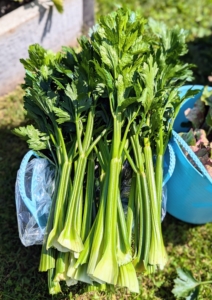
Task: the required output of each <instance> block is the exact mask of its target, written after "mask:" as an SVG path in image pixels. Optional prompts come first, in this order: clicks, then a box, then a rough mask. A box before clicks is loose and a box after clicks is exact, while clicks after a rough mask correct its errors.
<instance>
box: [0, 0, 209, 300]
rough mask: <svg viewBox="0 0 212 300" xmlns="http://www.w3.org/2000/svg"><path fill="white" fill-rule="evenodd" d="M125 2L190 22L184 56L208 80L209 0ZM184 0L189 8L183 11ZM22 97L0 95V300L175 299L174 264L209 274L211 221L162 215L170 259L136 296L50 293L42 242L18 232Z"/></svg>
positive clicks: (143, 279)
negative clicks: (26, 242) (29, 242)
mask: <svg viewBox="0 0 212 300" xmlns="http://www.w3.org/2000/svg"><path fill="white" fill-rule="evenodd" d="M125 2H126V3H127V2H129V4H130V5H131V7H135V6H136V7H137V9H138V10H141V7H142V9H143V11H144V12H143V14H146V16H153V17H155V18H158V19H164V20H165V21H166V22H167V23H168V24H170V26H171V25H172V23H175V22H176V20H178V21H179V23H180V24H184V25H185V26H183V27H189V24H190V35H189V47H190V48H189V49H190V52H189V55H188V56H187V58H186V59H187V60H189V61H192V62H194V61H195V62H196V63H197V64H198V65H199V67H198V68H196V72H195V80H196V83H199V84H207V83H208V82H207V76H208V75H210V74H211V70H212V65H211V63H212V59H211V55H212V51H211V47H210V46H211V43H212V42H211V37H210V35H211V28H212V26H211V25H210V22H212V21H211V20H212V19H211V18H209V17H208V18H206V17H205V16H208V15H209V12H208V10H209V8H210V5H211V4H210V3H211V1H207V0H203V1H201V4H198V6H195V5H193V1H192V4H191V0H188V1H182V0H181V1H177V4H176V5H174V4H173V3H174V2H173V1H172V0H169V1H168V0H166V1H161V2H160V4H159V1H158V2H156V1H153V0H151V1H148V2H147V1H144V0H140V1H129V0H128V1H125ZM114 3H115V2H111V1H110V2H109V1H106V0H98V1H97V4H98V5H97V6H96V10H97V11H96V13H97V15H99V10H100V9H101V12H102V13H106V12H108V11H109V10H111V9H114V5H115V4H114ZM116 3H121V1H118V2H116ZM162 3H164V7H163V6H162ZM175 3H176V2H175ZM208 3H209V4H208ZM141 4H142V6H141ZM189 5H190V10H186V7H187V6H188V7H189ZM179 7H181V13H179V12H180V8H179ZM177 12H178V13H177ZM203 12H204V13H203ZM195 13H196V15H195ZM197 13H198V14H197ZM189 14H190V15H189ZM197 15H198V16H199V21H198V18H197ZM201 16H202V20H201V18H200V17H201ZM177 17H178V19H177ZM191 19H192V20H191ZM183 22H184V23H183ZM189 22H190V23H189ZM198 24H199V25H198ZM187 29H189V28H187ZM191 50H192V51H191ZM192 53H193V54H192ZM22 96H23V92H22V90H21V89H20V87H18V88H17V89H16V91H14V92H13V93H12V94H9V95H7V96H5V97H1V98H0V300H10V299H14V300H29V299H31V300H42V299H47V300H48V299H53V300H62V299H63V300H72V299H76V300H89V299H90V300H94V299H102V300H107V299H108V300H110V299H111V300H116V299H119V300H122V299H123V300H125V299H129V300H131V299H132V300H133V299H141V300H142V299H144V300H174V299H175V298H174V296H173V294H172V293H171V290H172V288H173V280H174V278H175V277H176V267H186V268H188V269H189V270H191V271H192V272H193V274H194V276H195V278H196V279H198V280H202V281H203V280H209V279H211V278H212V259H211V245H212V223H208V224H205V225H201V226H195V225H190V224H186V223H184V222H181V221H179V220H177V219H175V218H174V217H172V216H170V215H167V216H166V218H165V220H164V222H163V234H164V241H165V245H166V248H167V252H168V255H169V262H168V264H167V266H166V268H165V270H164V271H161V272H159V273H157V274H155V275H154V276H140V277H139V281H140V286H141V291H140V294H139V295H134V294H129V293H128V291H127V290H126V289H119V288H116V289H111V290H109V291H107V292H104V291H102V292H94V291H93V292H88V291H86V286H85V285H82V284H81V285H76V286H74V287H72V288H66V287H65V285H64V286H63V294H59V295H57V296H49V295H48V289H47V276H46V273H39V272H38V264H39V258H40V251H41V246H39V245H37V246H32V247H28V248H25V247H24V246H23V245H22V244H21V242H20V240H19V237H18V229H17V221H16V211H15V199H14V185H15V180H16V173H17V170H18V168H19V165H20V161H21V159H22V157H23V155H24V154H25V153H26V151H27V146H26V144H25V143H24V142H22V141H20V139H19V138H17V137H15V136H14V135H12V134H11V129H12V128H14V127H17V126H19V125H21V124H24V123H26V122H28V120H27V118H26V116H25V114H24V110H23V102H22ZM211 298H212V296H211V286H203V287H202V289H201V295H200V297H199V299H200V300H210V299H211Z"/></svg>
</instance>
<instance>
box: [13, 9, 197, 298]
mask: <svg viewBox="0 0 212 300" xmlns="http://www.w3.org/2000/svg"><path fill="white" fill-rule="evenodd" d="M185 36H186V35H185V32H184V31H183V30H181V29H179V28H177V27H176V28H174V29H172V30H168V29H167V28H166V26H165V25H164V24H158V23H156V22H154V21H153V20H149V21H148V22H147V21H146V20H144V19H142V18H140V17H139V16H138V15H136V14H135V13H134V12H131V11H129V10H125V9H118V10H117V11H116V12H114V13H112V14H110V15H108V16H104V17H101V18H100V20H99V23H98V24H96V25H95V26H94V28H93V29H92V30H91V31H90V38H89V39H87V38H85V37H82V38H81V39H80V40H79V44H80V46H81V50H80V51H79V52H76V51H75V50H74V49H71V48H68V47H64V48H63V51H62V52H60V53H57V54H54V53H52V52H51V51H46V50H44V49H43V48H42V47H41V46H39V45H32V46H30V48H29V59H26V60H21V61H22V63H23V65H24V67H25V69H26V77H25V84H24V85H23V89H24V90H25V92H26V93H25V97H24V107H25V109H26V110H27V112H28V113H29V114H30V115H31V117H32V119H33V120H34V122H33V124H34V125H28V126H27V127H21V128H18V129H15V130H14V133H15V134H16V135H19V136H20V137H21V138H24V139H26V140H27V142H28V144H29V147H30V148H32V149H33V150H35V151H37V152H38V154H40V155H41V156H44V155H45V156H46V157H48V159H49V160H51V161H52V163H53V164H54V165H55V166H56V170H57V176H56V189H55V191H56V192H55V194H54V199H53V203H52V207H51V212H50V215H49V220H48V224H47V230H46V239H45V241H44V243H43V247H42V253H41V260H40V266H39V270H40V271H48V275H49V276H48V278H49V281H48V282H49V292H50V293H51V294H55V293H57V292H59V291H60V290H61V289H60V281H61V280H65V281H66V283H67V284H68V285H72V284H75V283H77V282H78V281H82V282H86V283H88V284H90V285H94V284H97V283H100V284H105V283H106V284H112V285H118V286H125V287H128V288H129V290H130V291H132V292H139V284H138V280H137V276H136V272H143V273H145V272H147V273H149V272H154V271H156V270H157V269H158V268H160V269H163V268H164V266H165V264H166V261H167V254H166V250H165V247H164V243H163V236H162V231H161V200H162V181H163V156H164V153H165V150H166V146H167V143H168V140H169V137H170V133H171V130H172V124H173V121H174V119H175V116H176V114H177V112H178V110H179V107H180V104H181V102H182V101H183V100H184V98H185V97H188V96H189V95H191V92H190V94H189V93H188V94H187V95H186V96H185V97H184V98H180V96H179V92H178V88H179V87H180V86H182V85H183V84H184V83H185V81H186V80H189V79H191V75H192V74H191V71H190V70H189V68H190V66H189V65H187V64H183V63H181V61H180V56H182V55H184V54H185V53H186V52H187V48H186V44H185ZM126 161H128V163H129V164H130V168H131V171H132V176H131V177H132V178H131V187H130V193H129V199H128V210H127V216H126V217H125V214H124V211H123V207H122V202H121V183H122V168H123V165H124V163H125V162H126ZM133 224H134V229H133Z"/></svg>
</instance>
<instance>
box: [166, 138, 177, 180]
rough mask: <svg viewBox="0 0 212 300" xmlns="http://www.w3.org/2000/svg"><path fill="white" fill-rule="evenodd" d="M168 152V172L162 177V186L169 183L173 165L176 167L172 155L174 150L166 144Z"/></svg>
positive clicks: (169, 144)
mask: <svg viewBox="0 0 212 300" xmlns="http://www.w3.org/2000/svg"><path fill="white" fill-rule="evenodd" d="M167 147H168V151H169V168H168V172H167V173H166V175H165V176H164V179H163V186H164V185H165V184H166V183H167V182H168V181H169V179H170V178H171V176H172V174H173V172H174V169H175V165H176V156H175V153H174V149H173V147H172V145H171V143H168V146H167Z"/></svg>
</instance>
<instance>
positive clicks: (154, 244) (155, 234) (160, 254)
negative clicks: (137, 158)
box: [144, 138, 167, 271]
mask: <svg viewBox="0 0 212 300" xmlns="http://www.w3.org/2000/svg"><path fill="white" fill-rule="evenodd" d="M144 156H145V164H146V176H147V184H148V190H149V195H150V206H151V220H152V234H151V244H150V250H149V264H150V268H149V269H150V270H151V271H152V270H154V269H157V267H159V268H160V269H163V268H164V266H165V264H166V262H167V254H166V250H165V247H164V243H163V236H162V229H161V216H159V213H158V199H157V191H156V184H155V174H154V166H153V157H152V150H151V147H150V143H149V140H148V138H146V139H145V145H144Z"/></svg>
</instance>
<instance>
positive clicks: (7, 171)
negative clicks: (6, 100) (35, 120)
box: [0, 123, 82, 300]
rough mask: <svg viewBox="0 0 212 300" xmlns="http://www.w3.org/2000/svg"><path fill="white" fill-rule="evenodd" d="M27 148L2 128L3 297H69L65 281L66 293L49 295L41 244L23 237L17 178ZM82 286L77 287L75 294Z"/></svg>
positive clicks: (0, 291) (0, 219) (32, 299)
mask: <svg viewBox="0 0 212 300" xmlns="http://www.w3.org/2000/svg"><path fill="white" fill-rule="evenodd" d="M25 124H26V123H24V124H22V125H25ZM20 125H21V124H20ZM27 151H28V148H27V145H26V143H25V142H24V141H21V140H20V139H19V138H18V137H16V136H14V135H13V134H12V133H11V130H10V129H7V128H0V207H1V208H0V262H1V264H0V299H2V300H7V299H8V300H9V299H14V300H29V299H30V300H41V299H55V300H56V299H58V300H59V299H60V300H62V299H69V297H68V296H67V295H68V293H70V289H68V288H67V287H66V286H65V285H64V286H63V284H62V289H63V291H64V294H58V295H56V296H50V295H49V292H48V281H47V273H46V272H45V273H40V272H38V266H39V260H40V254H41V246H40V245H35V246H31V247H24V246H23V245H22V244H21V241H20V239H19V235H18V227H17V218H16V207H15V181H16V175H17V171H18V169H19V166H20V163H21V160H22V158H23V156H24V154H25V153H26V152H27ZM81 288H82V285H80V287H79V286H74V287H73V288H72V291H73V294H76V293H77V292H79V290H80V289H81Z"/></svg>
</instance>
